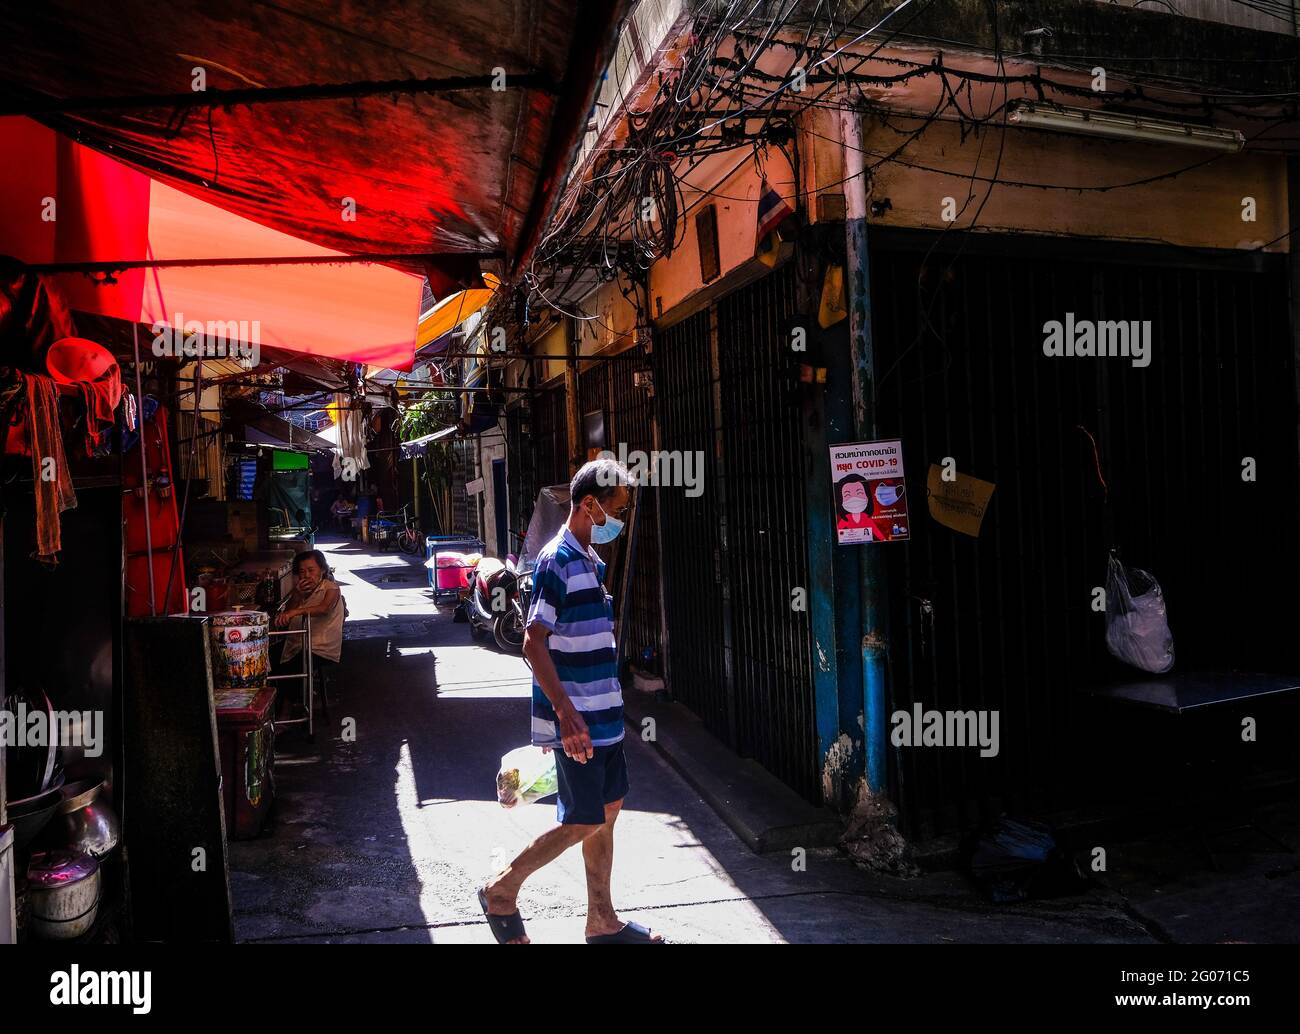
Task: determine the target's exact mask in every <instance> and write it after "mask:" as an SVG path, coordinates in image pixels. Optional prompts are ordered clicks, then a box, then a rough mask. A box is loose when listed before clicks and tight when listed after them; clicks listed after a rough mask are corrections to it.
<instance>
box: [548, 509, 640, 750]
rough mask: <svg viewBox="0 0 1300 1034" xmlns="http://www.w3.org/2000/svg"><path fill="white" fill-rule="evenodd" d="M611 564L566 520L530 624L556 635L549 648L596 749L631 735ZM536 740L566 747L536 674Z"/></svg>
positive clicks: (550, 552)
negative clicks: (607, 581)
mask: <svg viewBox="0 0 1300 1034" xmlns="http://www.w3.org/2000/svg"><path fill="white" fill-rule="evenodd" d="M604 578H605V564H604V562H603V561H602V560H601V559H600V557H598V556H597V555H596V552H595V550H592V549H583V548H582V546H581V545H580V544H579V542H578V540H577V539H576V538H574V536H573V532H571V531H570V530H569V528H568V526H567V525H566V526H565V527H563V528H561V529H560V531H559V534H557V535H556V536H555V538H553V539H552V540H551V541H550V542H548V543H547V544H546V545H545V546H544V547H542V551H541V552H540V553H539V554H538V555H537V566H536V567H535V568H534V569H533V598H532V603H531V604H530V606H529V608H528V624H529V625H541V626H542V627H543V628H545V629H547V630H548V631H549V632H550V633H551V634H550V635H549V636H548V637H547V640H546V645H547V648H548V649H549V650H550V653H551V660H552V661H553V662H554V664H555V670H556V672H557V673H558V675H559V676H560V685H561V686H563V687H564V692H565V693H567V694H568V695H569V699H570V700H572V701H573V706H574V708H576V709H577V710H578V711H580V712H581V713H582V717H583V720H584V721H585V722H586V723H587V731H588V732H589V733H590V734H591V743H592V746H595V747H607V746H609V745H610V744H613V743H618V742H619V741H620V740H621V739H622V738H623V688H622V686H621V685H620V684H619V681H618V656H617V653H616V651H615V649H614V605H613V601H612V600H611V599H610V597H609V596H608V595H606V593H605V585H604ZM532 740H533V743H534V744H536V745H537V746H539V747H558V746H560V735H559V723H558V722H557V721H556V718H555V710H554V709H553V708H552V707H551V702H550V701H549V700H547V699H546V694H544V693H543V692H542V687H541V686H539V685H538V684H537V679H536V677H534V678H533V735H532Z"/></svg>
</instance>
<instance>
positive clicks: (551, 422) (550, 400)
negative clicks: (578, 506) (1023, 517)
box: [529, 383, 569, 503]
mask: <svg viewBox="0 0 1300 1034" xmlns="http://www.w3.org/2000/svg"><path fill="white" fill-rule="evenodd" d="M564 410H565V401H564V384H563V383H560V384H557V385H555V386H554V387H551V388H547V389H546V390H545V391H541V392H538V393H537V395H536V396H534V399H533V427H534V438H535V441H536V448H537V452H536V457H535V462H536V464H537V479H538V488H541V487H542V486H544V485H558V484H561V483H567V482H568V480H569V458H568V453H569V432H568V420H567V419H566V417H565V411H564ZM534 498H535V497H534ZM532 501H533V500H530V501H529V502H530V503H531V502H532Z"/></svg>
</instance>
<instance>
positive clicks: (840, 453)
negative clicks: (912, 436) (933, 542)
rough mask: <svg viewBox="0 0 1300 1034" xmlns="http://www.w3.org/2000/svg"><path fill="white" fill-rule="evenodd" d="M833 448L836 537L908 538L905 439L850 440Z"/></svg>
mask: <svg viewBox="0 0 1300 1034" xmlns="http://www.w3.org/2000/svg"><path fill="white" fill-rule="evenodd" d="M830 450H831V487H832V491H833V492H834V500H833V501H834V504H835V540H836V542H837V543H838V544H839V545H841V546H851V545H855V544H857V543H859V542H900V541H904V540H906V539H907V538H909V537H910V535H911V532H910V531H909V529H908V525H907V483H906V481H905V480H904V478H903V443H902V441H900V440H899V439H897V438H890V439H886V440H885V441H881V442H852V443H849V444H846V445H832V446H831V447H830Z"/></svg>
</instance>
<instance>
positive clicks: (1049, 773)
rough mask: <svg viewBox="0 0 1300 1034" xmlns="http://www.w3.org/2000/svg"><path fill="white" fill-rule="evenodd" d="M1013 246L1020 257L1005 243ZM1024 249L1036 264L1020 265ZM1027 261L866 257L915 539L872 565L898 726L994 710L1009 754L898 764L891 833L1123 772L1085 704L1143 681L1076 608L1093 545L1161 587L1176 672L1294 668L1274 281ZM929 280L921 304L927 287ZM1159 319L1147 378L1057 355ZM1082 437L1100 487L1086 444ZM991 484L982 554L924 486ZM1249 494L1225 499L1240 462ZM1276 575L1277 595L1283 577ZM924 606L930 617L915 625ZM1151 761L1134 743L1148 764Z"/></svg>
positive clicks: (1099, 555)
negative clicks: (933, 511)
mask: <svg viewBox="0 0 1300 1034" xmlns="http://www.w3.org/2000/svg"><path fill="white" fill-rule="evenodd" d="M1007 247H1008V248H1010V247H1011V246H1010V245H1008V246H1007ZM1032 249H1037V250H1036V251H1035V250H1032ZM1063 253H1064V252H1063V251H1062V250H1060V249H1057V250H1055V251H1047V250H1045V246H1043V245H1041V244H1040V245H1022V246H1021V247H1020V249H1019V250H1018V251H1007V252H1004V253H1001V254H997V253H989V254H981V255H966V256H962V257H958V258H956V260H955V261H953V260H952V259H950V257H948V256H947V255H944V254H937V255H934V256H932V257H931V260H930V262H929V264H928V267H927V273H926V276H925V278H924V280H923V287H922V290H921V293H920V299H921V304H922V305H924V306H925V307H926V309H927V310H928V315H927V316H926V317H924V318H922V316H921V315H920V307H921V306H920V305H918V288H917V282H918V269H919V268H920V264H921V256H920V255H919V254H918V253H916V252H911V251H880V252H876V253H873V256H872V265H873V286H872V290H873V299H874V307H875V321H874V327H875V335H876V347H877V350H878V364H879V365H878V371H879V380H878V389H877V390H878V398H879V405H880V412H881V417H880V421H881V423H880V433H881V436H882V437H894V436H901V437H902V439H903V448H904V454H905V462H906V467H907V474H908V491H909V502H910V504H911V506H912V509H913V513H914V519H913V522H912V528H913V539H912V541H911V543H910V544H908V545H905V546H902V547H897V548H895V547H882V548H887V549H888V557H889V563H890V597H891V600H892V602H893V604H894V606H893V610H892V613H891V626H892V627H891V637H892V642H893V645H894V652H893V657H892V665H893V667H892V672H891V674H892V692H893V701H892V706H893V707H894V708H902V709H909V710H910V709H911V707H912V706H913V704H915V703H920V704H922V705H923V706H924V707H925V708H927V709H929V708H934V709H939V710H967V709H980V710H984V709H989V710H991V709H996V710H998V711H999V712H1000V754H999V756H998V757H996V758H992V759H980V758H979V757H978V756H977V752H976V751H972V750H962V749H944V748H925V749H915V748H913V749H907V750H901V751H896V752H895V754H894V762H895V764H894V770H893V779H894V783H895V792H896V793H897V794H898V795H899V799H900V803H901V805H902V808H903V816H904V820H905V823H906V826H907V830H908V832H909V833H910V834H912V835H922V836H925V835H931V834H936V833H942V832H945V831H949V830H952V829H956V828H959V827H961V826H962V825H964V824H966V823H969V822H971V821H973V820H974V819H975V818H977V817H978V815H979V813H980V811H981V809H983V810H993V809H997V808H1009V809H1012V810H1035V809H1043V808H1056V807H1061V806H1064V805H1068V804H1070V803H1072V802H1075V801H1077V800H1081V799H1095V798H1096V795H1097V794H1098V793H1099V792H1100V790H1099V787H1100V784H1101V783H1103V782H1104V781H1105V780H1107V779H1108V778H1110V776H1111V775H1112V774H1113V773H1114V772H1115V771H1116V770H1117V768H1118V767H1119V764H1120V762H1121V761H1122V760H1123V759H1121V758H1118V757H1113V756H1112V757H1108V756H1107V745H1108V744H1111V743H1114V741H1115V731H1116V730H1115V729H1114V728H1113V727H1110V728H1108V727H1107V726H1106V725H1105V724H1100V725H1098V724H1096V722H1097V721H1098V714H1097V712H1096V711H1095V709H1094V708H1093V707H1091V706H1090V704H1089V702H1088V701H1087V699H1086V698H1085V697H1083V696H1082V695H1081V694H1080V692H1079V689H1080V687H1081V686H1082V685H1085V684H1087V683H1088V682H1089V681H1093V680H1104V679H1108V678H1114V677H1117V676H1123V675H1124V673H1125V671H1126V670H1127V671H1128V675H1129V677H1132V676H1133V675H1135V674H1137V673H1136V672H1135V671H1133V670H1131V669H1122V668H1120V667H1119V666H1118V665H1117V664H1116V662H1114V661H1112V660H1110V659H1109V657H1108V655H1107V653H1106V650H1105V646H1104V639H1103V637H1104V619H1103V617H1102V615H1100V614H1098V613H1095V612H1093V610H1092V609H1091V603H1092V590H1093V588H1094V587H1095V586H1099V585H1102V584H1103V583H1104V581H1105V574H1106V557H1107V551H1108V548H1109V547H1111V546H1117V547H1118V548H1119V549H1120V550H1121V555H1122V557H1123V559H1124V560H1125V561H1126V562H1127V563H1129V564H1131V565H1136V566H1138V567H1141V568H1144V569H1146V570H1149V571H1151V572H1152V573H1153V574H1154V575H1155V576H1156V578H1157V579H1158V580H1159V581H1160V582H1161V584H1162V586H1163V588H1164V591H1165V595H1166V599H1167V602H1168V611H1169V620H1170V625H1171V628H1172V630H1173V633H1174V638H1175V650H1176V653H1177V657H1178V667H1179V669H1181V670H1195V669H1197V668H1201V669H1233V668H1236V669H1238V670H1240V669H1247V670H1275V671H1286V670H1288V665H1289V666H1290V667H1291V668H1294V666H1295V664H1294V654H1293V651H1292V650H1291V648H1290V641H1291V639H1292V637H1293V635H1294V632H1293V631H1292V629H1293V628H1294V621H1295V618H1296V616H1297V607H1296V606H1295V605H1294V604H1284V603H1283V602H1282V601H1283V600H1284V599H1285V596H1284V594H1281V593H1280V592H1279V589H1280V588H1281V586H1280V585H1279V579H1282V580H1283V581H1289V580H1291V579H1293V578H1294V576H1295V575H1296V574H1297V573H1298V569H1297V534H1296V522H1295V500H1296V485H1297V457H1296V434H1295V427H1296V406H1295V396H1294V392H1295V380H1294V375H1293V369H1292V345H1291V340H1290V335H1289V329H1288V320H1287V310H1286V304H1287V302H1286V299H1287V290H1286V283H1285V281H1284V279H1283V276H1282V273H1281V270H1280V268H1278V267H1277V266H1270V267H1269V268H1270V270H1271V271H1270V272H1267V273H1252V272H1233V271H1225V270H1214V269H1207V268H1158V267H1156V266H1154V265H1144V264H1140V263H1139V264H1128V263H1125V264H1121V263H1119V262H1115V263H1109V262H1098V261H1092V260H1090V261H1072V260H1069V259H1065V258H1060V257H1056V256H1059V255H1061V254H1063ZM938 282H942V284H943V288H942V290H941V291H939V292H938V293H937V294H936V293H935V291H934V285H935V284H936V283H938ZM1067 312H1072V313H1074V314H1075V316H1076V318H1078V319H1085V318H1091V319H1107V320H1138V321H1142V320H1150V321H1151V323H1152V338H1153V341H1152V356H1153V359H1152V363H1151V365H1150V367H1149V368H1146V369H1138V368H1134V367H1133V366H1132V365H1131V363H1130V362H1129V361H1128V360H1127V359H1123V358H1111V359H1097V358H1049V357H1046V356H1044V354H1043V339H1044V331H1043V326H1044V324H1045V323H1046V322H1047V321H1049V320H1064V319H1065V314H1066V313H1067ZM1081 428H1086V429H1087V430H1088V431H1089V432H1090V433H1091V434H1092V435H1093V436H1094V437H1095V438H1096V440H1097V443H1098V448H1099V457H1100V471H1101V476H1102V477H1104V479H1105V482H1106V484H1107V488H1106V489H1103V488H1102V485H1101V480H1100V478H1099V476H1098V470H1097V466H1098V464H1097V461H1096V460H1095V459H1094V454H1093V450H1092V445H1091V443H1090V442H1089V439H1088V437H1087V436H1086V435H1085V434H1084V432H1083V430H1081ZM949 456H950V457H952V458H953V459H954V460H955V462H956V466H957V469H958V470H960V471H962V472H963V473H968V474H973V475H975V476H977V477H980V478H983V479H985V480H987V481H992V482H994V483H995V484H996V485H997V488H996V490H995V492H994V495H993V499H992V503H991V505H990V508H989V510H988V513H987V516H986V517H985V520H984V525H983V529H982V532H981V535H980V537H979V538H978V539H975V538H971V537H968V536H965V535H961V534H958V533H956V532H954V531H951V530H949V529H947V528H944V527H942V526H940V525H939V524H937V523H936V522H935V521H933V520H932V519H931V518H929V516H928V515H927V513H926V509H925V507H926V502H925V500H926V489H925V485H926V475H927V472H928V468H929V466H930V465H931V464H942V462H943V460H944V458H945V457H949ZM1247 456H1250V457H1255V459H1256V461H1257V463H1258V467H1259V470H1260V471H1261V472H1262V471H1267V474H1263V473H1261V474H1260V476H1259V479H1258V480H1257V481H1256V482H1254V483H1247V482H1243V481H1242V478H1241V471H1242V459H1243V457H1247ZM1284 572H1285V573H1284ZM927 607H929V608H932V615H933V616H932V619H930V618H928V617H927V616H926V613H925V608H927ZM1167 746H1168V744H1167V743H1163V742H1157V743H1152V744H1149V745H1148V747H1147V748H1146V749H1148V750H1157V751H1158V750H1162V749H1165V748H1166V747H1167Z"/></svg>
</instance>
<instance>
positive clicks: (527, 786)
mask: <svg viewBox="0 0 1300 1034" xmlns="http://www.w3.org/2000/svg"><path fill="white" fill-rule="evenodd" d="M559 788H560V786H559V783H558V782H557V780H556V775H555V754H554V753H549V752H548V753H543V752H542V748H541V747H534V746H532V745H531V744H530V745H529V746H527V747H516V748H515V749H514V750H512V751H511V752H510V753H509V754H507V755H506V756H505V757H503V758H502V759H501V768H500V769H499V770H498V772H497V802H498V803H499V804H500V805H501V806H502V807H503V808H513V807H514V806H515V805H516V804H520V803H523V804H531V803H532V802H533V801H535V800H538V799H539V798H542V797H549V796H550V795H551V794H553V793H556V792H558V791H559Z"/></svg>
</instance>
